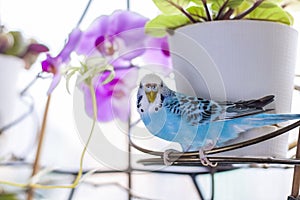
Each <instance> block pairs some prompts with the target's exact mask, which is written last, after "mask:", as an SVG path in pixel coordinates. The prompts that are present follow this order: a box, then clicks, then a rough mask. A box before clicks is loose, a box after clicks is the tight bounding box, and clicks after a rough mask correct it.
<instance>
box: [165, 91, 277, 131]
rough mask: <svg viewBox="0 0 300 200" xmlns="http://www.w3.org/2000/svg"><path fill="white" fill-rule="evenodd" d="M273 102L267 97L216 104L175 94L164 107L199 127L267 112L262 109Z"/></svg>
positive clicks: (270, 96)
mask: <svg viewBox="0 0 300 200" xmlns="http://www.w3.org/2000/svg"><path fill="white" fill-rule="evenodd" d="M273 100H274V96H273V95H269V96H265V97H263V98H260V99H255V100H248V101H238V102H216V101H213V100H207V99H203V98H197V97H192V96H186V95H183V94H180V93H176V94H175V95H173V96H172V97H170V98H168V100H167V101H166V102H165V106H166V108H167V109H169V110H170V111H171V112H172V113H173V114H176V115H181V116H182V117H184V118H185V119H186V121H187V122H188V123H190V124H191V125H197V126H199V125H204V124H207V123H211V122H217V121H224V120H230V119H234V118H239V117H244V116H248V115H254V114H258V113H262V112H266V111H269V110H265V109H264V108H263V107H264V106H265V105H267V104H269V103H271V102H272V101H273Z"/></svg>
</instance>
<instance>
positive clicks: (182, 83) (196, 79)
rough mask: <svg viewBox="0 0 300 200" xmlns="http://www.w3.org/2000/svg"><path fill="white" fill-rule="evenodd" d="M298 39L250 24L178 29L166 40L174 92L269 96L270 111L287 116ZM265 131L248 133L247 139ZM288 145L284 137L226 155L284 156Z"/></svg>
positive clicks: (274, 26)
mask: <svg viewBox="0 0 300 200" xmlns="http://www.w3.org/2000/svg"><path fill="white" fill-rule="evenodd" d="M297 37H298V33H297V31H296V30H294V29H293V28H291V27H289V26H286V25H282V24H278V23H273V22H264V21H253V20H252V21H250V20H239V21H233V20H231V21H215V22H207V23H199V24H194V25H189V26H185V27H182V28H179V29H177V30H176V31H175V32H174V33H173V34H171V35H170V36H169V45H170V52H171V56H172V61H173V65H174V69H175V81H176V87H177V90H178V91H180V92H182V93H185V94H190V95H197V96H199V97H205V98H209V99H214V100H221V101H223V100H229V101H238V100H247V99H253V98H259V97H262V96H265V95H269V94H274V95H275V103H272V105H271V107H273V108H274V107H275V108H276V112H278V113H289V112H290V109H291V101H292V91H293V80H294V72H295V63H296V54H297V52H296V51H297ZM265 133H266V132H265V131H256V132H255V133H253V132H252V133H251V135H250V138H253V137H257V136H258V135H261V134H265ZM246 137H248V136H246ZM287 142H288V134H286V135H283V136H280V137H278V138H275V139H272V140H270V141H268V142H264V143H262V144H258V145H254V146H251V147H247V148H243V150H242V149H241V150H235V151H234V152H230V153H231V154H234V155H239V156H251V155H252V156H273V157H285V156H286V152H287Z"/></svg>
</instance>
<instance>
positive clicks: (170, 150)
mask: <svg viewBox="0 0 300 200" xmlns="http://www.w3.org/2000/svg"><path fill="white" fill-rule="evenodd" d="M178 152H179V151H177V150H175V149H167V150H166V151H165V152H164V154H163V160H164V164H165V165H167V166H171V165H172V164H173V163H174V161H170V158H169V156H170V153H178Z"/></svg>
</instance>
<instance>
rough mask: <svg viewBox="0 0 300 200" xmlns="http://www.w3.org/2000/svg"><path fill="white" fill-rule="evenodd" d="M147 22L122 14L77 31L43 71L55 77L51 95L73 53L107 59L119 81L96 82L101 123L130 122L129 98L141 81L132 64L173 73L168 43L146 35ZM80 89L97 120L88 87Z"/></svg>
mask: <svg viewBox="0 0 300 200" xmlns="http://www.w3.org/2000/svg"><path fill="white" fill-rule="evenodd" d="M147 21H148V19H147V18H145V17H143V16H141V15H139V14H137V13H134V12H130V11H121V10H118V11H115V12H114V13H112V15H110V16H100V17H99V18H97V19H96V20H95V21H94V22H93V23H92V24H91V25H90V26H89V27H88V28H87V30H85V31H80V30H78V29H75V30H73V32H72V33H71V34H70V36H69V40H68V43H67V44H66V46H65V47H64V49H63V50H62V51H61V52H60V53H59V54H58V55H57V56H56V57H51V56H49V55H48V57H47V59H46V60H45V61H43V63H42V66H43V71H46V72H51V73H53V74H54V78H53V82H52V84H51V86H50V89H49V91H48V93H51V92H52V91H53V89H54V88H55V87H56V85H57V84H58V82H59V80H60V79H61V73H60V68H61V66H62V65H63V64H67V63H68V62H69V60H70V54H71V53H72V52H75V53H77V54H78V55H84V56H87V57H89V56H99V57H102V58H105V59H106V60H107V61H108V64H109V65H112V66H113V67H114V70H115V77H114V79H113V80H112V81H111V82H109V83H107V84H105V85H103V84H102V82H103V81H104V80H106V79H105V78H107V77H108V73H109V72H104V73H102V74H100V75H96V77H94V79H93V86H94V88H95V93H96V100H97V108H98V120H99V121H110V120H112V119H113V118H119V119H120V120H122V121H126V120H127V119H128V114H129V104H128V102H129V94H130V91H131V90H132V89H133V88H134V87H135V86H136V79H137V68H135V67H134V66H133V65H132V61H133V60H134V59H136V58H141V60H142V61H143V62H144V63H146V64H156V65H157V64H159V65H161V67H159V70H160V72H164V74H166V73H169V72H170V69H171V67H170V66H171V65H170V57H169V55H168V54H167V53H166V52H168V45H167V39H166V38H152V37H150V36H148V35H146V34H145V31H144V25H145V24H146V22H147ZM154 68H155V69H153V70H155V71H157V69H156V67H154ZM120 86H122V87H120ZM80 88H81V89H82V91H83V92H84V96H85V108H86V112H87V113H88V114H89V116H93V115H92V113H93V106H92V100H91V94H90V91H89V89H88V86H87V85H86V83H85V82H82V83H81V85H80Z"/></svg>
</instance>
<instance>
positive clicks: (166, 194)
mask: <svg viewBox="0 0 300 200" xmlns="http://www.w3.org/2000/svg"><path fill="white" fill-rule="evenodd" d="M87 3H88V1H87V0H81V1H79V0H51V1H49V0H25V1H21V0H0V22H1V24H2V25H5V27H6V28H8V29H12V30H19V31H22V33H24V34H26V36H28V37H33V38H35V39H36V40H38V41H39V42H41V43H43V44H45V45H47V46H48V47H49V49H50V53H51V55H56V54H57V53H59V51H60V50H61V49H62V47H63V46H64V44H65V41H66V39H67V37H68V34H69V33H70V32H71V31H72V29H73V28H74V27H75V26H76V24H77V23H78V21H79V19H80V17H81V15H82V13H83V11H84V9H85V7H86V5H87ZM117 9H130V10H131V11H135V12H138V13H140V14H141V15H144V16H146V17H148V18H153V17H154V16H156V15H157V14H158V13H159V11H158V10H157V9H156V7H155V6H154V4H153V2H152V0H111V1H103V0H94V1H92V4H91V6H90V8H89V9H88V11H87V13H86V16H85V17H84V19H83V21H82V23H81V24H80V28H82V29H85V28H87V27H88V25H89V24H90V23H91V22H92V21H93V20H94V19H95V18H97V17H98V16H100V15H109V14H111V13H112V12H113V11H114V10H117ZM294 16H296V17H295V23H294V24H295V25H294V27H295V28H296V29H297V30H300V14H299V13H294ZM43 59H45V55H41V56H40V57H39V58H38V61H37V62H36V63H35V64H34V65H33V67H32V68H31V69H30V70H25V69H24V70H21V71H19V72H18V73H19V74H18V79H17V87H18V89H19V90H22V89H23V88H24V87H25V86H26V85H28V84H29V83H30V81H32V80H33V79H34V77H35V76H36V75H37V74H38V73H39V72H40V71H41V65H40V61H42V60H43ZM298 60H299V59H298ZM298 63H299V61H298ZM296 74H300V67H299V64H298V65H297V69H296ZM298 79H299V78H295V84H299V85H300V80H298ZM0 81H1V84H2V85H5V84H6V83H5V81H4V80H0ZM50 82H51V79H43V80H37V83H36V84H34V85H33V86H32V87H31V88H30V91H29V93H30V95H31V97H32V99H33V100H34V112H33V114H31V115H30V116H29V117H28V118H26V119H25V120H23V121H22V122H21V123H19V124H17V125H16V126H14V127H12V128H11V129H9V130H8V131H7V132H6V133H5V134H2V135H0V162H4V163H6V164H5V165H1V167H0V179H1V180H13V181H16V182H24V181H25V180H26V179H27V178H28V177H29V176H30V174H31V168H30V167H29V166H27V165H21V164H20V165H18V164H16V165H9V164H7V163H8V162H6V161H7V160H10V159H11V158H12V156H13V157H16V158H25V163H27V162H29V163H30V162H32V161H33V159H34V156H35V146H34V145H35V144H36V140H35V138H36V137H35V136H36V134H37V131H38V130H39V128H40V127H39V126H40V124H41V119H42V116H43V112H44V108H45V103H46V99H47V90H48V87H49V84H50ZM4 98H5V96H2V95H1V99H4ZM293 99H294V100H293V105H292V112H294V113H300V106H299V105H297V104H299V103H297V102H300V94H299V91H296V90H295V92H294V97H293ZM73 100H74V95H72V94H71V95H70V94H68V93H67V92H66V88H65V82H64V80H62V83H61V84H59V86H58V88H57V89H56V90H55V92H54V93H53V95H52V102H51V105H50V111H49V116H48V124H47V130H46V132H47V134H46V138H45V144H44V146H43V152H42V157H41V165H42V166H46V168H48V169H57V170H58V172H59V173H56V174H51V176H48V179H49V180H51V181H50V182H51V183H52V182H58V183H71V182H72V181H73V179H74V176H73V175H72V174H65V173H63V172H65V171H71V172H76V171H77V170H78V167H79V159H80V155H81V152H82V148H83V143H82V140H81V139H80V137H79V135H78V133H77V129H76V126H75V120H74V117H73V106H74V105H73ZM16 104H17V106H16V109H15V111H14V113H15V114H14V115H15V116H18V115H19V114H20V113H22V112H25V111H26V110H27V109H28V108H27V107H26V106H24V104H23V103H21V102H19V101H17V102H16ZM103 128H104V129H105V127H103ZM106 128H107V129H109V127H106ZM294 138H295V136H293V139H294ZM113 140H114V142H116V143H120V145H123V147H122V148H125V149H126V143H124V142H123V143H122V140H125V141H126V136H125V135H124V134H121V136H120V137H115V138H113ZM118 140H120V141H118ZM291 141H292V139H291ZM105 153H107V154H109V152H105ZM123 159H124V160H120V161H119V162H120V163H126V162H127V159H128V158H127V157H124V158H123ZM84 163H85V164H84V168H85V169H93V168H99V166H101V169H108V168H109V167H108V166H105V165H102V164H101V163H99V162H98V161H97V159H95V158H94V157H93V156H91V155H89V154H88V155H86V157H85V162H84ZM126 166H127V164H125V166H124V169H125V168H126ZM178 170H183V171H184V170H185V169H184V168H179V169H178ZM186 170H190V169H186ZM192 170H195V171H197V170H202V169H201V168H199V169H198V168H193V169H192ZM292 173H293V169H292V168H289V167H288V168H281V167H272V168H266V167H263V168H244V167H242V168H240V169H237V170H232V171H228V172H222V173H216V174H215V199H217V200H218V199H222V200H226V199H243V200H247V199H249V200H250V199H251V200H252V199H256V200H263V199H264V200H265V199H273V200H275V199H286V198H287V196H288V195H289V194H290V191H291V183H292ZM48 179H46V180H44V181H45V183H47V181H49V180H48ZM196 180H197V182H198V184H199V185H200V189H201V190H202V192H203V195H204V198H205V199H209V198H210V196H211V188H210V185H211V179H210V175H201V176H198V177H197V179H196ZM131 182H132V193H133V194H136V196H135V195H133V197H132V199H143V198H144V197H147V198H149V199H184V198H185V199H198V198H199V197H198V195H197V192H196V190H195V187H194V185H193V182H192V180H191V178H190V177H188V176H184V175H176V174H157V173H151V172H143V173H141V172H139V173H134V174H133V176H132V180H131ZM127 189H128V176H127V174H126V173H107V174H97V175H94V176H92V177H89V178H88V179H87V180H86V182H85V183H83V184H81V185H80V187H79V188H78V189H76V190H75V191H71V190H69V189H54V190H37V191H36V195H35V197H36V199H56V200H60V199H61V200H65V199H74V200H75V199H76V200H77V199H89V200H92V199H118V200H119V199H127V198H128V190H127ZM1 191H5V192H14V193H17V194H19V198H20V199H25V197H26V196H25V195H24V191H23V190H21V189H18V188H14V187H8V186H4V185H0V193H1ZM0 199H1V198H0Z"/></svg>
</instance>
